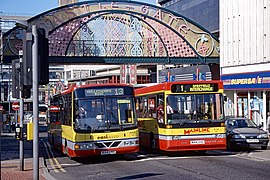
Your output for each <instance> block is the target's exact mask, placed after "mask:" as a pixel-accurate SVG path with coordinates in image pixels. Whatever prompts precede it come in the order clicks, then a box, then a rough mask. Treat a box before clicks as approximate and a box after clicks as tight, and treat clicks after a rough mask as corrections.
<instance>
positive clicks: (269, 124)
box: [266, 112, 270, 138]
mask: <svg viewBox="0 0 270 180" xmlns="http://www.w3.org/2000/svg"><path fill="white" fill-rule="evenodd" d="M266 129H267V132H268V136H269V138H270V112H268V113H267V122H266Z"/></svg>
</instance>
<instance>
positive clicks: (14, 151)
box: [0, 133, 54, 180]
mask: <svg viewBox="0 0 270 180" xmlns="http://www.w3.org/2000/svg"><path fill="white" fill-rule="evenodd" d="M0 142H1V144H0V145H1V180H13V179H14V180H17V179H20V180H30V179H33V175H34V171H33V141H26V140H25V141H24V169H23V171H21V170H20V168H21V167H20V157H19V156H20V155H19V152H20V151H19V140H17V139H15V133H1V139H0ZM39 147H40V149H39V154H40V155H39V179H40V180H45V179H54V178H53V177H52V176H51V175H50V174H49V173H48V171H47V168H46V167H45V165H44V159H43V155H42V148H43V145H42V143H40V146H39Z"/></svg>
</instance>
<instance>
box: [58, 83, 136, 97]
mask: <svg viewBox="0 0 270 180" xmlns="http://www.w3.org/2000/svg"><path fill="white" fill-rule="evenodd" d="M114 86H122V87H134V86H132V85H129V84H120V83H108V84H85V85H78V86H72V87H71V88H70V89H66V90H64V91H62V92H61V93H60V94H67V93H70V92H72V91H74V90H76V89H80V88H89V87H114ZM60 94H56V95H60Z"/></svg>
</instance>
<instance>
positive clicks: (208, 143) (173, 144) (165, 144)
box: [156, 138, 226, 151]
mask: <svg viewBox="0 0 270 180" xmlns="http://www.w3.org/2000/svg"><path fill="white" fill-rule="evenodd" d="M192 140H204V141H205V144H190V140H187V139H185V140H170V141H168V140H158V141H157V142H156V145H157V147H158V149H160V150H162V151H189V150H195V151H196V150H214V149H226V138H218V139H217V138H206V139H201V138H200V139H192ZM213 141H216V142H213Z"/></svg>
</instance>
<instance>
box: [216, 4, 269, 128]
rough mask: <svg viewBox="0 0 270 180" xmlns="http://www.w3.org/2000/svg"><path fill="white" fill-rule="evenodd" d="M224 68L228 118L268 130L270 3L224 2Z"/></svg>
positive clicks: (223, 77) (221, 9) (222, 47)
mask: <svg viewBox="0 0 270 180" xmlns="http://www.w3.org/2000/svg"><path fill="white" fill-rule="evenodd" d="M219 9H220V43H221V45H220V46H221V47H220V52H221V55H220V66H221V79H222V80H223V81H224V87H225V89H226V92H225V94H226V96H227V101H226V105H225V108H226V110H227V111H226V112H227V114H226V115H236V116H242V117H248V118H251V119H253V120H254V121H255V122H256V123H257V124H258V125H263V127H264V129H265V128H266V127H265V124H266V119H267V117H266V116H267V115H266V114H267V112H269V111H270V1H265V0H237V1H235V0H220V8H219Z"/></svg>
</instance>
